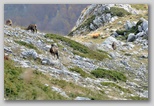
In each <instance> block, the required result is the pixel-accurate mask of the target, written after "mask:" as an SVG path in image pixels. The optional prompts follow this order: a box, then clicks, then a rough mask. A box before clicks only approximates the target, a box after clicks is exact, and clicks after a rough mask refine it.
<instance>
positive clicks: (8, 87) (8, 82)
mask: <svg viewBox="0 0 154 106" xmlns="http://www.w3.org/2000/svg"><path fill="white" fill-rule="evenodd" d="M28 71H29V72H30V73H31V74H30V75H25V77H23V76H22V75H24V74H23V73H24V72H25V70H24V69H23V68H20V67H15V65H14V62H13V61H11V60H9V61H8V60H5V61H4V97H5V99H7V100H66V99H67V98H65V97H63V96H61V95H60V94H58V93H56V92H54V91H52V90H51V88H50V87H47V86H45V85H44V84H42V83H41V82H40V81H38V77H40V76H41V77H42V78H43V77H44V76H43V74H42V73H41V72H38V71H34V70H28ZM26 76H27V77H26ZM29 76H31V77H29Z"/></svg>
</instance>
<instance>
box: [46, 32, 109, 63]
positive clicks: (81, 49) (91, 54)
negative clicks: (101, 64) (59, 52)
mask: <svg viewBox="0 0 154 106" xmlns="http://www.w3.org/2000/svg"><path fill="white" fill-rule="evenodd" d="M45 37H46V38H50V39H53V40H60V41H63V42H65V43H66V44H67V45H68V46H70V47H71V48H73V50H74V51H73V52H74V54H78V55H80V56H83V57H88V58H91V59H96V60H103V59H105V58H109V57H108V54H107V53H106V52H100V51H94V50H90V49H89V48H88V47H86V46H84V45H82V44H80V43H78V42H76V41H74V40H71V39H69V38H66V37H64V36H60V35H56V34H47V35H45Z"/></svg>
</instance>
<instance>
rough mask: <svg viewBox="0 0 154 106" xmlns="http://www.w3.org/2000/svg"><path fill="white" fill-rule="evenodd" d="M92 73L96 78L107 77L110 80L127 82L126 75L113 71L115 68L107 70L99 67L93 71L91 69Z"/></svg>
mask: <svg viewBox="0 0 154 106" xmlns="http://www.w3.org/2000/svg"><path fill="white" fill-rule="evenodd" d="M91 74H92V75H94V76H95V77H96V78H107V79H109V80H113V81H118V80H119V81H124V82H126V79H127V78H126V76H125V75H124V74H123V73H122V72H119V71H113V70H106V69H101V68H97V69H95V70H93V71H91Z"/></svg>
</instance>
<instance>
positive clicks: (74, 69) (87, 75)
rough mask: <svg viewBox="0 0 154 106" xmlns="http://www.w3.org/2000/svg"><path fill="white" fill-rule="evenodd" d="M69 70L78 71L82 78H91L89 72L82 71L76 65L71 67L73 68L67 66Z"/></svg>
mask: <svg viewBox="0 0 154 106" xmlns="http://www.w3.org/2000/svg"><path fill="white" fill-rule="evenodd" d="M69 70H70V71H73V72H77V73H79V74H80V75H81V76H82V77H84V78H87V77H90V78H93V76H92V75H91V74H89V73H86V72H85V71H83V70H82V69H81V68H80V67H78V66H76V67H73V68H69Z"/></svg>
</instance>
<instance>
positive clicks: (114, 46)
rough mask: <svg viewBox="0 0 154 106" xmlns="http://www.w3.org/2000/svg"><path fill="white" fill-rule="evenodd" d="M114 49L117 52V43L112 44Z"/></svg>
mask: <svg viewBox="0 0 154 106" xmlns="http://www.w3.org/2000/svg"><path fill="white" fill-rule="evenodd" d="M112 48H113V50H116V43H115V42H113V43H112Z"/></svg>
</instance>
